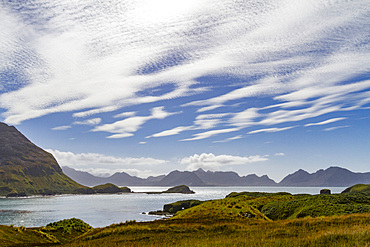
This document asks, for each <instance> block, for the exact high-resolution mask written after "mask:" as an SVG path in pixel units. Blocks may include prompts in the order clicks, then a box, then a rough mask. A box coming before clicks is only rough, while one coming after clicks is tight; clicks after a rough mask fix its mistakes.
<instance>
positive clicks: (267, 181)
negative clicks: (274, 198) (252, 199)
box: [241, 174, 277, 186]
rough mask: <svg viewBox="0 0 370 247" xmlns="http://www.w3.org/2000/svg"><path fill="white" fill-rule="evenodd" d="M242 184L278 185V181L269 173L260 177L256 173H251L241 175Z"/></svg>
mask: <svg viewBox="0 0 370 247" xmlns="http://www.w3.org/2000/svg"><path fill="white" fill-rule="evenodd" d="M241 181H242V184H243V185H245V186H276V185H277V183H276V182H275V181H274V180H272V179H271V178H269V177H268V176H267V175H263V176H261V177H258V176H257V175H256V174H249V175H247V176H244V177H241Z"/></svg>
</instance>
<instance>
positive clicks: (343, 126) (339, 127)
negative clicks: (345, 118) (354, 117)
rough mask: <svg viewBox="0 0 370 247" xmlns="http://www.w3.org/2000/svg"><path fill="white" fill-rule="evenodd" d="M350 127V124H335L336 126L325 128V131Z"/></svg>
mask: <svg viewBox="0 0 370 247" xmlns="http://www.w3.org/2000/svg"><path fill="white" fill-rule="evenodd" d="M348 127H349V125H342V126H335V127H330V128H326V129H324V130H325V131H333V130H337V129H343V128H348Z"/></svg>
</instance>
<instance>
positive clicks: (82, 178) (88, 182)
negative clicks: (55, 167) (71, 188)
mask: <svg viewBox="0 0 370 247" xmlns="http://www.w3.org/2000/svg"><path fill="white" fill-rule="evenodd" d="M62 170H63V172H64V174H66V175H67V176H68V177H70V178H72V179H73V180H74V181H78V183H80V184H82V185H85V186H96V185H100V184H105V183H108V182H106V181H105V178H103V177H97V176H94V175H91V174H90V173H88V172H83V171H77V170H75V169H73V168H70V167H68V166H62Z"/></svg>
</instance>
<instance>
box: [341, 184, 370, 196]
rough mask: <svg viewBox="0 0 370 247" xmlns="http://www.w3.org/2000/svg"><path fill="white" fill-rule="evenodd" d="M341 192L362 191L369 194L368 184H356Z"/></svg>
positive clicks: (369, 187) (369, 186) (369, 185)
mask: <svg viewBox="0 0 370 247" xmlns="http://www.w3.org/2000/svg"><path fill="white" fill-rule="evenodd" d="M342 193H364V194H366V195H370V184H356V185H353V186H351V187H349V188H347V189H345V190H344V191H343V192H342Z"/></svg>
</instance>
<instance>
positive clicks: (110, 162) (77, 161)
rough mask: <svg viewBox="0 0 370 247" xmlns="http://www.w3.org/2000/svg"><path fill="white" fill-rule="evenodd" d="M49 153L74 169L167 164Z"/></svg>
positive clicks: (144, 159) (94, 155) (62, 163)
mask: <svg viewBox="0 0 370 247" xmlns="http://www.w3.org/2000/svg"><path fill="white" fill-rule="evenodd" d="M46 151H48V152H49V153H51V154H53V155H54V157H55V159H56V160H57V161H58V163H59V165H61V166H69V167H73V168H83V167H86V166H97V167H99V168H107V169H108V168H111V169H112V168H114V169H118V168H117V166H118V167H121V168H120V169H124V168H126V169H127V168H128V167H135V166H139V167H141V166H148V165H149V166H150V165H161V164H164V163H166V162H167V161H165V160H160V159H153V158H146V157H140V158H133V157H126V158H121V157H115V156H108V155H104V154H99V153H79V154H75V153H72V152H62V151H58V150H51V149H47V150H46Z"/></svg>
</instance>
